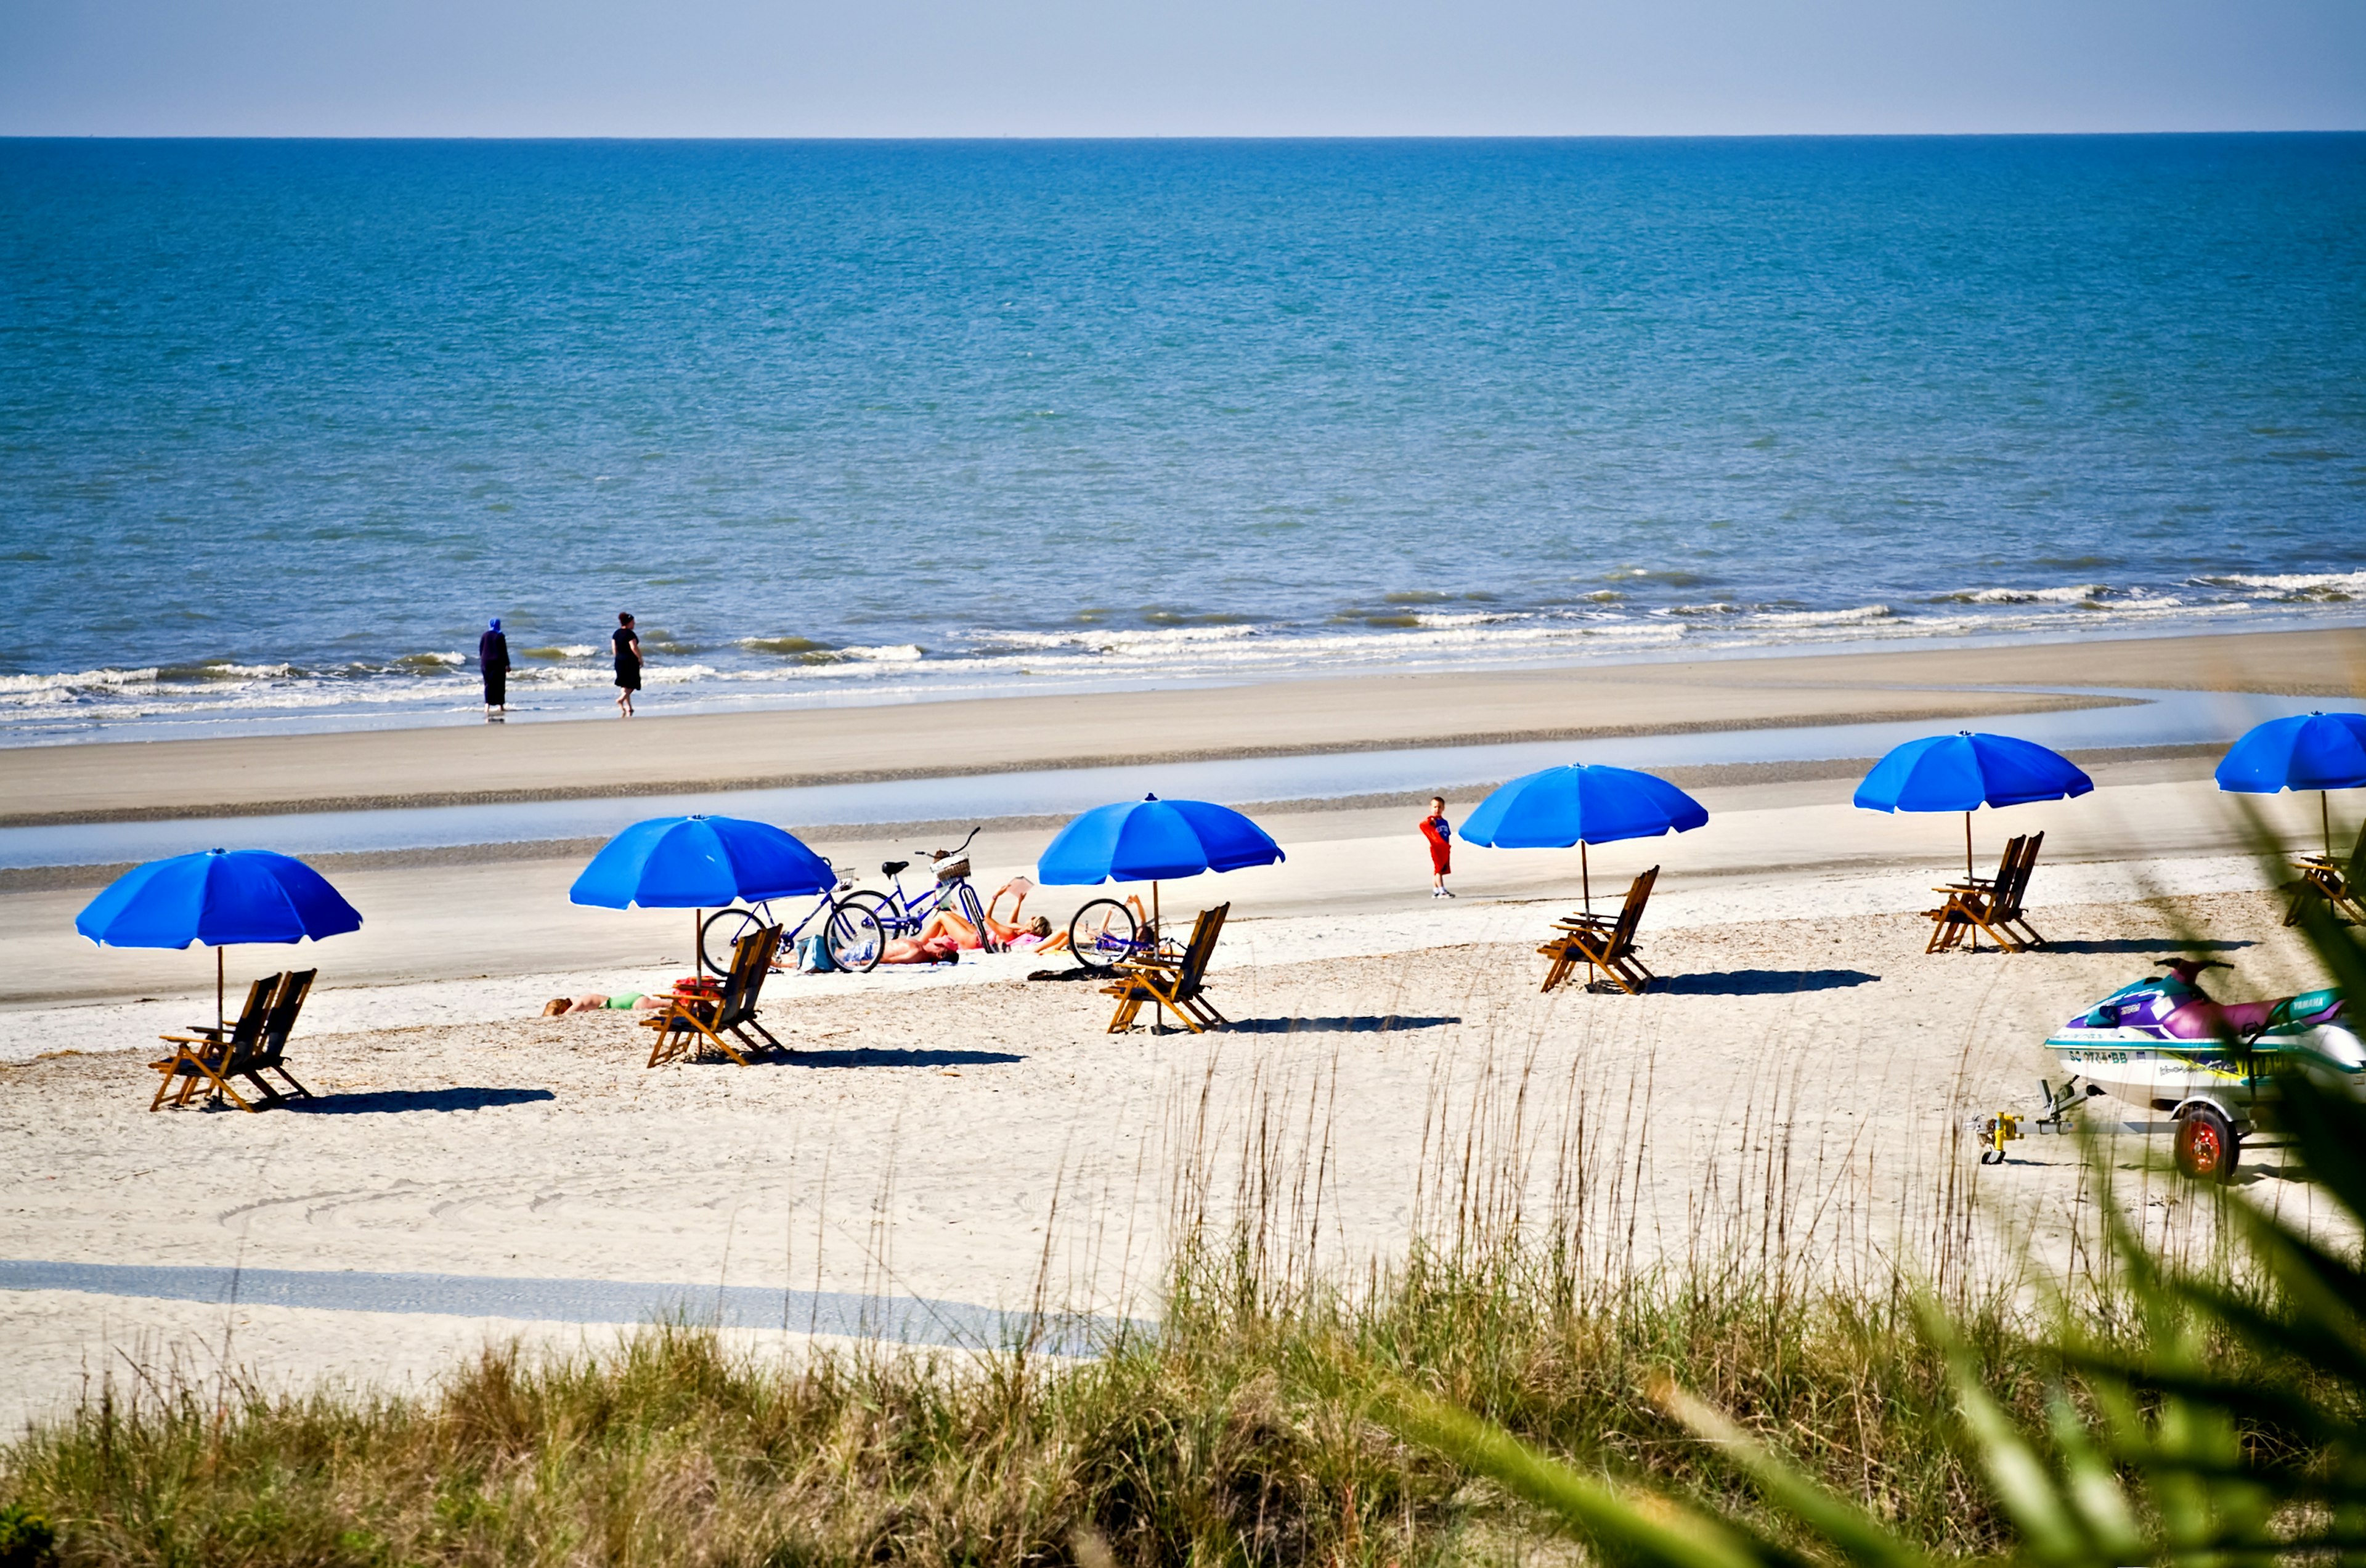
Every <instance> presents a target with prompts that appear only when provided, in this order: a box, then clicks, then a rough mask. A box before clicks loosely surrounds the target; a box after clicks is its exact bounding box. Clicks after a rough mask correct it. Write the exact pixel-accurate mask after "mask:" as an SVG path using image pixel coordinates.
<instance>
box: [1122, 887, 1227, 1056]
mask: <svg viewBox="0 0 2366 1568" xmlns="http://www.w3.org/2000/svg"><path fill="white" fill-rule="evenodd" d="M1232 911H1233V907H1232V906H1231V905H1230V904H1219V905H1217V906H1216V907H1215V908H1212V909H1202V910H1200V918H1199V919H1198V920H1197V921H1195V922H1194V923H1193V925H1192V927H1191V940H1190V942H1188V943H1186V944H1185V946H1184V948H1183V951H1182V953H1180V954H1179V955H1178V956H1177V957H1176V958H1174V959H1173V960H1171V961H1170V960H1167V959H1164V958H1155V959H1152V958H1139V959H1134V958H1128V959H1120V960H1119V961H1118V963H1117V964H1116V968H1117V971H1118V978H1117V980H1116V981H1115V982H1114V983H1112V984H1110V985H1107V986H1103V987H1101V995H1103V996H1105V997H1115V998H1117V1011H1116V1012H1115V1013H1114V1014H1112V1015H1111V1016H1110V1026H1109V1032H1110V1033H1111V1034H1121V1033H1123V1032H1125V1031H1127V1030H1129V1029H1132V1027H1133V1020H1134V1016H1135V1015H1136V1014H1137V1013H1139V1012H1141V1011H1142V1010H1143V1006H1144V1004H1145V1003H1147V1004H1148V1005H1149V1006H1150V1007H1152V1008H1154V1009H1155V1010H1157V1011H1158V1012H1159V1014H1160V1015H1161V1016H1164V1015H1165V1014H1166V1013H1167V1012H1172V1013H1174V1015H1175V1016H1176V1017H1177V1018H1178V1019H1180V1020H1182V1021H1183V1027H1184V1028H1186V1029H1188V1030H1189V1031H1190V1032H1192V1033H1194V1034H1200V1033H1204V1032H1207V1031H1208V1030H1211V1029H1213V1028H1214V1027H1216V1026H1217V1025H1218V1024H1220V1023H1229V1022H1231V1020H1230V1019H1228V1018H1226V1017H1225V1016H1224V1015H1223V1014H1222V1013H1221V1012H1218V1011H1217V1010H1216V1007H1215V1004H1214V1003H1212V1002H1211V1001H1210V1000H1208V998H1207V994H1206V991H1205V988H1204V982H1205V980H1206V979H1207V976H1208V961H1209V960H1210V959H1211V958H1213V957H1214V956H1215V954H1216V938H1217V936H1218V935H1220V934H1221V933H1222V931H1223V929H1224V917H1225V916H1226V915H1229V914H1231V913H1232Z"/></svg>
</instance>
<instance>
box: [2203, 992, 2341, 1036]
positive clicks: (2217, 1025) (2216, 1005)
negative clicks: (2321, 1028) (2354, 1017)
mask: <svg viewBox="0 0 2366 1568" xmlns="http://www.w3.org/2000/svg"><path fill="white" fill-rule="evenodd" d="M2340 1012H2341V993H2340V992H2338V991H2333V990H2325V991H2304V992H2302V993H2301V994H2300V995H2299V996H2296V997H2277V998H2273V999H2271V1000H2269V1001H2263V1002H2214V1001H2211V1000H2210V999H2208V998H2196V999H2194V1000H2192V1001H2190V1002H2187V1003H2186V1004H2185V1005H2184V1006H2183V1007H2180V1008H2179V1009H2178V1010H2176V1011H2174V1012H2172V1013H2170V1014H2169V1016H2168V1017H2167V1018H2164V1019H2162V1020H2161V1021H2160V1026H2161V1027H2162V1028H2163V1029H2165V1030H2167V1031H2168V1032H2169V1035H2170V1037H2171V1038H2173V1039H2178V1040H2210V1039H2214V1038H2216V1037H2218V1036H2219V1035H2221V1034H2232V1035H2233V1036H2235V1038H2236V1039H2237V1040H2242V1039H2247V1038H2248V1037H2249V1036H2251V1035H2254V1034H2257V1033H2259V1032H2260V1031H2261V1030H2263V1029H2267V1028H2269V1027H2270V1026H2273V1025H2284V1024H2288V1025H2292V1026H2294V1027H2300V1026H2305V1025H2308V1024H2314V1023H2329V1022H2331V1021H2333V1020H2334V1019H2335V1018H2336V1017H2338V1016H2339V1014H2340Z"/></svg>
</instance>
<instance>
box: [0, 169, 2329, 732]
mask: <svg viewBox="0 0 2366 1568" xmlns="http://www.w3.org/2000/svg"><path fill="white" fill-rule="evenodd" d="M0 530H5V534H0V562H5V565H6V581H7V584H8V603H9V610H10V613H9V615H7V616H6V620H5V622H0V743H5V742H10V741H13V742H17V743H23V742H33V741H58V740H72V739H89V738H95V737H101V736H108V735H131V734H155V733H192V732H195V733H218V732H224V731H229V730H235V729H240V728H255V727H287V726H302V727H313V728H319V727H325V726H333V725H346V724H357V723H368V724H379V723H428V722H439V721H444V720H450V719H458V718H462V717H467V716H471V715H472V714H473V712H474V711H475V710H474V708H473V701H474V682H473V678H472V676H471V674H470V673H469V671H467V670H466V669H465V668H464V667H462V666H461V665H460V664H459V663H458V662H457V661H458V660H459V659H460V657H461V656H462V655H463V654H465V653H466V652H467V651H468V650H469V649H473V647H474V643H475V637H476V633H477V632H478V630H479V629H480V628H481V626H482V625H483V620H484V617H486V616H488V615H501V616H502V617H503V618H504V619H505V621H506V623H507V626H508V628H509V631H510V633H511V641H512V646H513V649H515V650H517V651H518V652H519V653H520V654H521V655H522V656H523V659H522V662H523V664H524V669H522V670H521V671H520V672H519V674H518V676H517V677H516V678H515V679H514V680H513V695H514V696H515V697H516V698H517V700H518V703H519V704H520V705H521V707H522V709H523V713H522V716H568V715H571V714H580V713H585V712H590V711H594V710H595V708H596V706H597V705H600V704H602V703H604V702H605V701H606V700H607V697H608V695H609V692H608V689H607V688H608V683H609V677H608V671H607V665H606V660H605V639H606V634H607V631H608V629H609V628H610V627H611V626H613V625H614V613H615V612H616V611H617V610H620V609H629V610H632V611H634V612H636V613H637V615H638V616H639V619H640V624H641V626H642V628H643V634H644V638H645V641H646V642H647V643H648V646H649V649H650V654H651V663H650V668H649V671H648V678H649V682H650V690H649V691H648V694H646V695H647V699H648V702H647V707H648V710H649V711H666V710H668V709H681V708H685V707H708V708H713V707H717V706H727V705H783V704H789V703H798V702H835V701H850V700H882V699H894V698H901V697H910V696H914V695H926V694H952V693H957V692H966V691H1016V690H1029V689H1049V688H1067V687H1076V686H1088V685H1095V684H1107V683H1113V682H1114V683H1156V682H1180V681H1192V680H1209V679H1237V678H1243V677H1248V676H1257V675H1268V674H1292V673H1303V672H1308V671H1328V670H1347V669H1370V668H1436V667H1442V666H1460V665H1470V664H1477V663H1504V662H1521V663H1536V662H1545V661H1555V660H1581V659H1600V658H1635V657H1643V656H1651V655H1655V654H1665V653H1682V652H1689V651H1696V650H1717V649H1752V648H1787V647H1795V646H1798V645H1802V644H1809V645H1823V644H1831V643H1836V642H1848V641H1860V640H1874V639H1889V640H1898V639H1931V638H1941V637H1966V636H1981V635H2018V636H2044V635H2053V634H2060V633H2067V632H2071V631H2079V630H2090V631H2111V630H2140V629H2145V628H2166V627H2190V626H2217V627H2229V628H2231V627H2235V626H2255V625H2256V626H2281V625H2296V624H2308V623H2311V622H2315V621H2323V620H2327V619H2343V620H2357V619H2366V136H2358V135H2324V136H2229V137H2218V136H2191V137H2137V138H2001V139H1977V138H1976V139H1927V140H1861V139H1841V140H1770V141H1435V142H1425V141H1370V142H1361V141H1309V142H1257V141H1246V142H1189V141H1183V142H1163V141H1162V142H966V143H952V142H938V143H927V142H920V143H857V142H806V143H800V142H748V143H715V142H500V141H493V142H432V141H414V142H354V141H338V142H312V141H148V142H141V141H0Z"/></svg>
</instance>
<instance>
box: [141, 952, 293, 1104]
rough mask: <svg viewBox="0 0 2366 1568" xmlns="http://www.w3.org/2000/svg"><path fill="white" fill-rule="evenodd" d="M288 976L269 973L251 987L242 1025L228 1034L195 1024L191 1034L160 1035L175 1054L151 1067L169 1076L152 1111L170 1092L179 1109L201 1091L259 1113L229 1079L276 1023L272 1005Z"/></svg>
mask: <svg viewBox="0 0 2366 1568" xmlns="http://www.w3.org/2000/svg"><path fill="white" fill-rule="evenodd" d="M286 979H287V976H285V975H266V976H264V977H263V978H262V979H260V980H257V981H256V982H255V983H254V985H252V986H249V987H247V988H246V1005H245V1006H243V1007H242V1008H240V1009H239V1010H238V1021H237V1022H235V1023H233V1024H231V1026H230V1027H229V1028H228V1029H226V1030H225V1029H223V1028H221V1027H220V1026H219V1025H216V1024H204V1023H194V1024H191V1025H190V1026H189V1032H188V1033H186V1034H162V1035H159V1036H157V1038H158V1039H160V1040H162V1041H163V1042H164V1043H165V1044H167V1045H170V1046H172V1047H174V1051H173V1054H172V1055H170V1056H167V1057H165V1058H164V1059H163V1061H161V1062H151V1063H149V1064H148V1065H149V1066H152V1067H153V1068H155V1069H156V1071H158V1072H160V1073H162V1074H163V1075H164V1078H163V1082H162V1083H159V1084H158V1085H157V1086H156V1097H155V1098H154V1099H153V1100H150V1101H149V1102H148V1109H149V1110H151V1111H154V1110H157V1109H159V1108H160V1107H162V1106H163V1103H164V1097H165V1096H166V1095H168V1094H170V1095H172V1097H173V1103H174V1104H175V1105H186V1104H188V1103H189V1099H190V1097H191V1096H192V1095H194V1094H196V1093H197V1090H198V1089H201V1088H202V1089H206V1090H207V1091H208V1096H209V1097H210V1098H216V1099H218V1098H220V1096H222V1095H228V1096H229V1097H230V1098H231V1102H232V1103H233V1104H235V1105H236V1106H237V1107H238V1108H239V1109H240V1110H241V1111H252V1110H254V1106H252V1105H249V1104H248V1103H247V1102H246V1100H244V1098H242V1096H241V1095H240V1094H239V1092H238V1090H236V1089H232V1088H231V1086H230V1080H231V1078H232V1077H235V1076H237V1075H239V1074H242V1073H244V1072H246V1071H247V1069H248V1068H249V1066H252V1064H253V1062H254V1055H255V1053H256V1051H257V1050H259V1049H260V1048H261V1045H262V1043H263V1033H264V1029H265V1025H266V1024H268V1023H269V1022H270V1020H271V1008H272V1003H273V1002H274V1000H276V998H277V997H278V995H279V990H280V986H281V984H282V982H284V981H285V980H286ZM175 1091H177V1092H175Z"/></svg>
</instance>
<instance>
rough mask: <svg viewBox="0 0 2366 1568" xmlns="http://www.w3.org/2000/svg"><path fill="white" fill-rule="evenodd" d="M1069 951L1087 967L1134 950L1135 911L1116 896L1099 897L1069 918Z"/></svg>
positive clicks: (1097, 966) (1105, 962)
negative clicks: (1115, 897)
mask: <svg viewBox="0 0 2366 1568" xmlns="http://www.w3.org/2000/svg"><path fill="white" fill-rule="evenodd" d="M1068 951H1069V952H1070V953H1074V954H1076V962H1077V963H1078V964H1083V965H1084V966H1085V967H1086V968H1087V969H1094V968H1099V967H1103V966H1105V965H1108V964H1114V963H1116V962H1117V961H1118V960H1119V959H1121V958H1126V957H1131V956H1132V953H1133V911H1132V909H1129V908H1126V907H1125V906H1124V905H1123V904H1121V903H1119V902H1118V901H1117V900H1116V899H1114V898H1096V899H1094V900H1093V901H1092V902H1091V903H1089V904H1087V905H1086V906H1085V907H1084V908H1081V909H1079V910H1077V911H1076V919H1072V920H1070V921H1069V922H1068Z"/></svg>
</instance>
